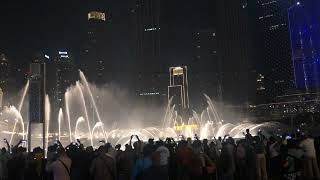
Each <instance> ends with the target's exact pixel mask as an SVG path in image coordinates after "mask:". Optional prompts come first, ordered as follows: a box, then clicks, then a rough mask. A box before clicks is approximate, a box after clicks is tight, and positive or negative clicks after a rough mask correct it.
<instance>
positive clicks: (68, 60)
mask: <svg viewBox="0 0 320 180" xmlns="http://www.w3.org/2000/svg"><path fill="white" fill-rule="evenodd" d="M53 63H54V66H55V74H54V75H55V78H56V79H55V82H56V83H55V86H56V87H55V92H54V100H55V103H57V104H56V109H59V108H60V107H63V106H64V94H65V92H66V90H67V88H68V87H70V86H71V85H72V84H74V82H75V79H76V73H77V70H76V68H75V64H74V60H73V57H72V55H71V54H70V53H68V52H66V51H59V52H58V53H57V55H56V56H55V57H54V59H53Z"/></svg>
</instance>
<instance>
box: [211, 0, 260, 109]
mask: <svg viewBox="0 0 320 180" xmlns="http://www.w3.org/2000/svg"><path fill="white" fill-rule="evenodd" d="M216 14H217V15H216V16H217V17H216V19H217V22H216V28H217V29H216V36H217V49H218V50H217V51H218V57H219V58H220V61H221V64H222V65H221V72H222V75H221V86H222V88H221V89H222V90H221V92H222V98H223V101H224V103H225V104H232V105H236V106H238V105H244V104H245V103H246V102H250V101H252V99H253V98H254V95H253V94H254V92H255V91H254V89H255V77H254V76H253V75H252V74H254V64H253V62H254V51H253V43H252V42H253V38H252V37H251V34H252V33H251V32H250V28H249V10H248V7H247V5H246V4H245V3H244V1H242V0H217V1H216Z"/></svg>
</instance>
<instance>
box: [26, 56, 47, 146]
mask: <svg viewBox="0 0 320 180" xmlns="http://www.w3.org/2000/svg"><path fill="white" fill-rule="evenodd" d="M43 58H44V57H40V56H39V57H36V59H35V60H34V61H33V62H32V63H31V64H30V76H29V81H30V85H29V128H28V149H29V151H30V150H32V149H33V148H34V147H37V146H39V145H40V146H41V145H42V147H44V145H45V138H43V137H44V136H45V128H44V127H45V94H46V66H45V62H44V59H43ZM39 134H41V136H40V137H39Z"/></svg>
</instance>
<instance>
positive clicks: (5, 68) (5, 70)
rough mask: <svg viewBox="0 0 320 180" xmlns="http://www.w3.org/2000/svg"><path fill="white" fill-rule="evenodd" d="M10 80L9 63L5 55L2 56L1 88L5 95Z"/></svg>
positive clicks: (0, 69) (0, 68) (0, 56)
mask: <svg viewBox="0 0 320 180" xmlns="http://www.w3.org/2000/svg"><path fill="white" fill-rule="evenodd" d="M8 79H9V63H8V59H7V57H6V56H5V54H0V88H1V89H2V91H3V93H7V91H8Z"/></svg>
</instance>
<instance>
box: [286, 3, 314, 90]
mask: <svg viewBox="0 0 320 180" xmlns="http://www.w3.org/2000/svg"><path fill="white" fill-rule="evenodd" d="M319 8H320V2H319V0H303V1H297V2H296V3H295V4H294V5H293V6H291V7H290V8H289V9H288V16H289V23H290V26H289V27H290V37H291V47H292V61H293V65H294V75H295V84H296V87H297V88H299V89H304V90H306V91H307V92H308V91H313V90H315V89H318V88H319V87H320V81H319V78H320V71H319V70H320V61H319V57H320V21H319V18H320V11H319Z"/></svg>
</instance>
